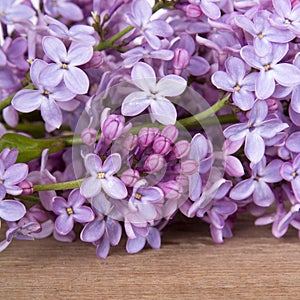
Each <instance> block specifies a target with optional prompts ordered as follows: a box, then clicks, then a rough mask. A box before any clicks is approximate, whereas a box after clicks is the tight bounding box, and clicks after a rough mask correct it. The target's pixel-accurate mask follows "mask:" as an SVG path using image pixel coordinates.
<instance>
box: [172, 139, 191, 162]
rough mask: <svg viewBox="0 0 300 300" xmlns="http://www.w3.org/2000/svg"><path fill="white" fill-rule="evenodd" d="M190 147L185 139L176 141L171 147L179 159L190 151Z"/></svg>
mask: <svg viewBox="0 0 300 300" xmlns="http://www.w3.org/2000/svg"><path fill="white" fill-rule="evenodd" d="M190 149H191V144H190V143H189V142H188V141H185V140H182V141H179V142H177V143H176V144H175V145H174V147H173V151H174V154H175V157H176V158H177V159H181V158H183V157H185V156H187V155H188V154H189V152H190Z"/></svg>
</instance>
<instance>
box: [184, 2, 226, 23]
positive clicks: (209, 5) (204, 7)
mask: <svg viewBox="0 0 300 300" xmlns="http://www.w3.org/2000/svg"><path fill="white" fill-rule="evenodd" d="M189 2H190V3H192V4H195V5H199V6H200V8H201V11H202V12H203V13H204V14H205V15H206V16H207V17H209V18H211V19H213V20H215V19H219V18H220V17H221V11H220V8H219V6H218V5H217V4H216V2H219V1H217V0H189Z"/></svg>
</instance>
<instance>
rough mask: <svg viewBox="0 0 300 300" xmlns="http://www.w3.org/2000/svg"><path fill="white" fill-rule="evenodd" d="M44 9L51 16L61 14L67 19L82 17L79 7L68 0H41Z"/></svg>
mask: <svg viewBox="0 0 300 300" xmlns="http://www.w3.org/2000/svg"><path fill="white" fill-rule="evenodd" d="M43 2H44V9H45V11H46V13H47V14H49V15H50V16H52V17H58V16H60V15H61V16H62V17H64V18H66V19H67V20H72V21H80V20H82V19H83V13H82V11H81V9H80V8H79V7H78V6H77V5H76V4H74V3H72V2H70V1H69V0H43Z"/></svg>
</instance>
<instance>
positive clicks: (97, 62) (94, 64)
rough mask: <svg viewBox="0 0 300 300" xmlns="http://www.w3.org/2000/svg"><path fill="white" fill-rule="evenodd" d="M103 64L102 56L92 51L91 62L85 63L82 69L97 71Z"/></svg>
mask: <svg viewBox="0 0 300 300" xmlns="http://www.w3.org/2000/svg"><path fill="white" fill-rule="evenodd" d="M103 62H104V56H103V54H102V53H101V52H100V51H94V54H93V56H92V58H91V60H90V61H89V62H88V63H86V64H85V65H84V66H83V67H84V69H98V68H99V67H100V66H101V65H102V64H103Z"/></svg>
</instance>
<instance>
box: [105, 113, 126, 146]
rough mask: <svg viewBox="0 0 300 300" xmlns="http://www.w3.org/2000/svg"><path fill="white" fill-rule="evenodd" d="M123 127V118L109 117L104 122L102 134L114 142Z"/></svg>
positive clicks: (117, 116) (119, 116)
mask: <svg viewBox="0 0 300 300" xmlns="http://www.w3.org/2000/svg"><path fill="white" fill-rule="evenodd" d="M124 126H125V118H124V117H123V116H121V115H114V114H113V115H110V116H108V117H107V119H106V120H105V121H104V124H103V128H102V133H103V135H104V136H105V137H106V138H107V139H109V140H111V141H114V140H116V139H117V138H118V137H119V136H120V135H121V134H122V133H123V129H124Z"/></svg>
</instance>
